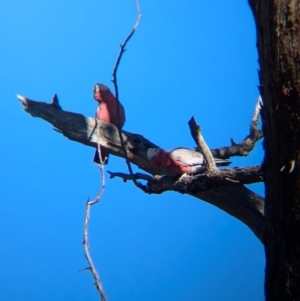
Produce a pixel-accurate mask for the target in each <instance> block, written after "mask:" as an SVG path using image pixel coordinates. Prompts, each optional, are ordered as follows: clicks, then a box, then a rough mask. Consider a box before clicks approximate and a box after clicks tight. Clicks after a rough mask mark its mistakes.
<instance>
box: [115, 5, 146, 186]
mask: <svg viewBox="0 0 300 301" xmlns="http://www.w3.org/2000/svg"><path fill="white" fill-rule="evenodd" d="M135 4H136V9H137V20H136V22H135V24H134V26H133V28H132V30H131V32H130V33H129V35H128V36H127V37H126V39H125V40H124V42H123V44H121V45H120V47H121V49H120V52H119V55H118V57H117V61H116V64H115V67H114V69H113V74H112V82H113V84H114V87H115V97H116V100H117V116H118V132H119V137H120V141H121V145H122V150H123V153H124V156H125V161H126V164H127V166H128V170H129V173H130V175H133V172H132V167H131V164H130V161H129V158H128V155H127V151H126V147H125V144H124V139H123V136H122V131H121V123H120V102H119V89H118V82H117V71H118V67H119V65H120V61H121V58H122V56H123V53H124V52H125V50H126V49H125V47H126V45H127V43H128V41H129V40H130V39H131V37H132V36H133V34H134V33H135V31H136V29H137V27H138V25H139V23H140V20H141V18H142V14H141V10H140V6H139V2H138V0H135ZM132 181H133V183H134V184H135V185H136V186H137V187H138V188H140V189H142V190H143V191H144V185H142V184H141V183H140V182H138V181H137V180H136V179H135V177H134V176H132Z"/></svg>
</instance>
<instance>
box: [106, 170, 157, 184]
mask: <svg viewBox="0 0 300 301" xmlns="http://www.w3.org/2000/svg"><path fill="white" fill-rule="evenodd" d="M107 173H109V175H110V178H111V179H112V178H114V177H120V178H122V179H123V182H127V181H128V180H131V181H132V180H133V179H136V180H137V179H139V180H145V181H150V180H151V179H152V176H149V175H147V174H144V173H139V172H137V173H134V174H131V175H130V174H126V173H122V172H111V171H107Z"/></svg>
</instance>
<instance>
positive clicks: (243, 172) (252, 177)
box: [146, 165, 263, 193]
mask: <svg viewBox="0 0 300 301" xmlns="http://www.w3.org/2000/svg"><path fill="white" fill-rule="evenodd" d="M262 181H263V171H262V169H261V166H260V165H257V166H251V167H243V168H234V169H222V170H218V172H217V173H215V172H213V173H211V172H209V171H205V172H203V173H201V174H196V175H186V174H184V175H182V176H181V177H174V176H156V177H154V178H152V180H151V181H149V183H148V187H147V190H146V192H148V193H162V192H164V191H167V190H175V191H178V190H180V192H194V193H195V192H198V191H208V190H211V189H214V188H219V187H227V186H234V185H241V184H253V183H259V182H262Z"/></svg>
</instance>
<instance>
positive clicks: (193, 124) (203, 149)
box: [188, 117, 218, 173]
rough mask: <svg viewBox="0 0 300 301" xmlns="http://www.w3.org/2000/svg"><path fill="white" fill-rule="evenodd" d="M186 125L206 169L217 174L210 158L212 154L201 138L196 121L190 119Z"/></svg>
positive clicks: (213, 161) (212, 159)
mask: <svg viewBox="0 0 300 301" xmlns="http://www.w3.org/2000/svg"><path fill="white" fill-rule="evenodd" d="M188 123H189V127H190V130H191V134H192V137H193V138H194V140H195V142H196V144H197V145H198V148H199V149H200V152H201V153H202V154H203V156H204V158H205V160H206V165H207V169H208V170H209V171H210V172H211V173H212V172H217V171H218V168H217V165H216V163H215V160H214V158H213V156H212V153H211V152H210V150H209V148H208V146H207V144H206V142H205V141H204V138H203V136H202V135H201V129H200V126H199V125H198V124H197V123H196V120H195V118H194V117H192V118H191V119H190V121H189V122H188Z"/></svg>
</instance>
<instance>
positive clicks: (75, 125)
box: [18, 96, 265, 240]
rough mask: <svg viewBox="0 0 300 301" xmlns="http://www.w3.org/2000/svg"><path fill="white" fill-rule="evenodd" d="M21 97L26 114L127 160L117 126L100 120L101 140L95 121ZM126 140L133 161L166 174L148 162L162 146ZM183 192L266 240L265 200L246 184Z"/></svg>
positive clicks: (138, 137)
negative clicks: (149, 154)
mask: <svg viewBox="0 0 300 301" xmlns="http://www.w3.org/2000/svg"><path fill="white" fill-rule="evenodd" d="M18 98H19V99H20V100H21V101H22V103H23V105H24V106H25V111H26V112H28V113H30V114H31V115H32V116H35V117H39V118H42V119H44V120H46V121H48V122H50V123H51V124H52V125H53V126H54V127H55V128H56V129H58V130H59V131H60V132H61V133H62V134H63V135H64V136H66V137H68V138H69V139H71V140H74V141H77V142H80V143H83V144H85V145H88V146H92V147H94V148H96V147H97V144H98V142H99V143H100V144H101V145H102V146H103V147H105V148H106V149H107V151H108V152H110V153H111V154H113V155H116V156H119V157H123V158H124V153H123V150H122V146H121V142H120V138H119V135H118V129H117V127H115V126H114V125H112V124H109V123H105V122H102V121H98V127H99V133H100V137H99V139H98V137H97V133H95V119H94V118H89V117H85V116H83V115H81V114H76V113H72V112H66V111H62V110H59V109H57V108H56V107H55V106H53V105H52V104H46V103H44V102H37V101H33V100H29V99H27V98H25V97H22V96H19V97H18ZM122 137H123V140H124V145H125V148H126V151H127V154H128V158H129V160H130V162H132V163H134V164H135V165H137V166H138V167H139V168H141V169H143V170H145V171H146V172H149V173H150V174H152V175H154V174H155V175H160V174H161V173H162V171H161V170H159V169H156V168H155V167H153V166H152V165H151V164H150V162H149V161H148V159H147V150H148V148H149V147H159V146H157V145H155V144H154V143H152V142H151V141H149V140H147V139H145V138H144V137H143V136H141V135H138V134H133V133H129V132H126V131H122ZM187 178H188V177H187ZM181 189H182V188H178V189H177V190H176V191H178V192H181V193H188V194H190V195H191V196H194V197H196V198H198V199H201V200H204V201H207V202H209V203H211V204H213V205H215V206H217V207H219V208H221V209H222V210H224V211H226V212H227V213H229V214H231V215H233V216H235V217H236V218H237V219H239V220H241V221H242V222H244V223H245V224H246V225H247V226H248V227H249V228H250V229H251V230H252V231H253V232H254V233H255V234H256V235H257V237H258V238H259V239H260V240H263V235H264V223H265V220H264V216H263V207H264V199H263V198H262V197H260V196H259V195H257V194H255V193H254V192H252V191H251V190H249V189H247V188H246V187H244V186H243V185H240V184H237V185H233V186H228V187H218V188H213V189H210V190H208V191H199V192H196V193H195V191H194V190H193V191H188V190H187V189H185V190H182V191H181ZM174 190H175V188H174Z"/></svg>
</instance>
